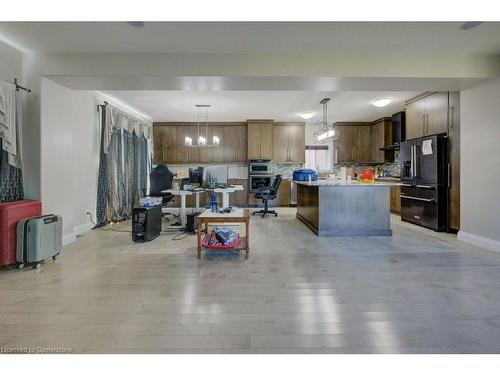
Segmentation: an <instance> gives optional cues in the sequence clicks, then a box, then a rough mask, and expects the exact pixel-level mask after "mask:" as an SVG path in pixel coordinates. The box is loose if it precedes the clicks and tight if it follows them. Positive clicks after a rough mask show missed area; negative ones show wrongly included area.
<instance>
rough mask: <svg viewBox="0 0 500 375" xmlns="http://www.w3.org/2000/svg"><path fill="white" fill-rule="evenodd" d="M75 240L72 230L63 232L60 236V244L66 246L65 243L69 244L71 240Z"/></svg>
mask: <svg viewBox="0 0 500 375" xmlns="http://www.w3.org/2000/svg"><path fill="white" fill-rule="evenodd" d="M75 240H76V235H75V233H74V232H72V233H68V234H64V235H63V237H62V245H63V246H66V245H67V244H70V243H71V242H74V241H75Z"/></svg>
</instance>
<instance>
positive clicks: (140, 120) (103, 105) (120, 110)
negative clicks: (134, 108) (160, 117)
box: [97, 101, 153, 127]
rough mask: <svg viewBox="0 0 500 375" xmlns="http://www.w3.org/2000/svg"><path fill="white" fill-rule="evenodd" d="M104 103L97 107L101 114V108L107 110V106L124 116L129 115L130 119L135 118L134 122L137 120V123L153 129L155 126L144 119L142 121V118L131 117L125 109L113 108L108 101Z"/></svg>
mask: <svg viewBox="0 0 500 375" xmlns="http://www.w3.org/2000/svg"><path fill="white" fill-rule="evenodd" d="M103 103H104V104H98V105H97V112H99V108H106V107H107V106H110V107H112V108H114V109H116V110H117V111H119V112H121V113H123V114H125V115H127V116H128V117H130V118H133V119H134V120H136V121H139V122H140V123H142V124H144V125H146V126H151V127H152V126H153V124H152V123H151V124H148V121H145V120H144V119H141V118H139V117H137V116H134V115H131V114H130V113H128V112H127V111H124V110H123V109H121V108H118V107H115V106H113V105H111V104H109V103H108V102H107V101H103Z"/></svg>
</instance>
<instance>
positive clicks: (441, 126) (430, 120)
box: [423, 92, 448, 135]
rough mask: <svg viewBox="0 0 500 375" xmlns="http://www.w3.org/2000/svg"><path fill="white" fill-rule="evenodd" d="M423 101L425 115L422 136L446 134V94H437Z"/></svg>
mask: <svg viewBox="0 0 500 375" xmlns="http://www.w3.org/2000/svg"><path fill="white" fill-rule="evenodd" d="M423 100H424V108H425V115H426V126H425V127H424V135H432V134H441V133H446V132H447V131H448V93H447V92H437V93H435V94H432V95H430V96H428V97H426V98H424V99H423Z"/></svg>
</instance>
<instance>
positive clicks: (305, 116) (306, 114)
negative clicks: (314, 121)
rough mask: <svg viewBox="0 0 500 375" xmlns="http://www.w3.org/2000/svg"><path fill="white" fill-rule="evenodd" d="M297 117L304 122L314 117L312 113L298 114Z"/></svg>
mask: <svg viewBox="0 0 500 375" xmlns="http://www.w3.org/2000/svg"><path fill="white" fill-rule="evenodd" d="M299 116H300V117H302V118H303V119H304V120H309V119H310V118H311V117H313V116H314V112H302V113H299Z"/></svg>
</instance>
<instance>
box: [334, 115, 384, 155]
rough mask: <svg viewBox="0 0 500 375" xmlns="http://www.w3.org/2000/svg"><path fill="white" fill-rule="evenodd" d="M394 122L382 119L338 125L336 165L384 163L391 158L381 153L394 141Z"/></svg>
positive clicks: (335, 147)
mask: <svg viewBox="0 0 500 375" xmlns="http://www.w3.org/2000/svg"><path fill="white" fill-rule="evenodd" d="M391 124H392V121H391V119H390V118H381V119H379V120H376V121H374V122H361V123H337V124H336V125H335V131H336V132H337V136H336V139H335V140H334V141H333V162H334V163H384V162H385V161H388V160H389V159H390V158H389V157H388V155H387V154H386V153H385V152H384V151H381V150H380V149H381V148H382V147H385V146H388V145H389V144H390V142H391V141H392V129H391Z"/></svg>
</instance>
